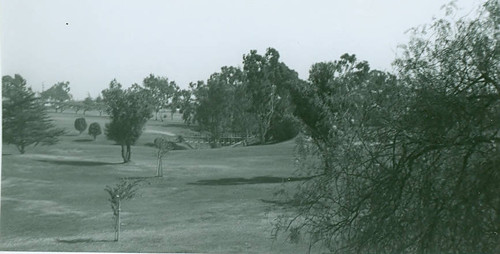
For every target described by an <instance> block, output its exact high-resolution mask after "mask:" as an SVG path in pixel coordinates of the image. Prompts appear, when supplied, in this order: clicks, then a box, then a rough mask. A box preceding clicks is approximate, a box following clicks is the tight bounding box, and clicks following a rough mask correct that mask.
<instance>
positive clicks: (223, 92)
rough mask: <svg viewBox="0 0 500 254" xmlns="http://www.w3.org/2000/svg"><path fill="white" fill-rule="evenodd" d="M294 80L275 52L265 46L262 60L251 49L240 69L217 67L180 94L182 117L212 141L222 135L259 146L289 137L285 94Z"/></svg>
mask: <svg viewBox="0 0 500 254" xmlns="http://www.w3.org/2000/svg"><path fill="white" fill-rule="evenodd" d="M296 82H298V75H297V73H296V72H295V71H293V70H291V69H289V68H288V67H287V66H286V65H285V64H284V63H282V62H280V61H279V53H278V51H277V50H275V49H273V48H269V49H267V51H266V54H265V55H263V56H262V55H259V54H258V53H257V51H255V50H252V51H250V53H249V54H248V55H244V56H243V69H240V68H238V67H233V66H225V67H222V68H221V71H220V72H217V73H214V74H212V75H211V76H210V78H209V79H208V80H207V82H206V83H205V82H203V81H199V82H197V83H191V84H190V89H189V90H187V91H182V93H183V94H182V99H181V103H180V105H181V106H180V108H181V110H182V111H183V119H184V121H185V122H187V123H188V124H192V123H196V124H198V125H199V127H200V129H201V130H204V131H208V132H209V133H210V134H211V136H212V138H213V139H214V140H218V139H219V138H220V137H221V136H222V135H224V134H227V133H231V134H237V135H240V136H250V135H256V136H257V137H258V140H259V142H260V143H261V144H264V143H266V142H267V141H269V140H274V141H282V140H285V139H289V138H292V137H294V136H295V135H296V134H297V133H298V129H299V128H298V124H297V122H296V119H295V117H294V116H293V115H292V114H291V110H292V108H293V105H292V104H291V102H290V94H289V93H290V92H289V89H290V87H291V86H292V85H293V84H295V83H296Z"/></svg>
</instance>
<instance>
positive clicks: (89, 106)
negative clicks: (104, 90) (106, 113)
mask: <svg viewBox="0 0 500 254" xmlns="http://www.w3.org/2000/svg"><path fill="white" fill-rule="evenodd" d="M82 104H83V115H85V112H87V111H90V110H94V108H96V106H95V102H94V100H93V99H92V97H90V94H89V95H88V96H87V97H86V98H85V99H84V100H83V103H82Z"/></svg>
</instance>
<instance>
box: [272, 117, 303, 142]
mask: <svg viewBox="0 0 500 254" xmlns="http://www.w3.org/2000/svg"><path fill="white" fill-rule="evenodd" d="M273 120H274V121H272V123H271V126H270V128H269V131H268V132H267V137H266V138H267V139H269V140H273V141H274V142H282V141H286V140H289V139H292V138H294V137H295V136H297V134H299V130H300V122H299V121H298V120H297V119H296V118H295V117H294V116H292V115H285V116H283V117H280V118H277V117H276V118H274V119H273Z"/></svg>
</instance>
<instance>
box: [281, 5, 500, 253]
mask: <svg viewBox="0 0 500 254" xmlns="http://www.w3.org/2000/svg"><path fill="white" fill-rule="evenodd" d="M499 14H500V6H499V3H498V1H488V2H487V3H486V4H485V5H484V7H483V9H482V10H481V11H480V12H479V16H478V17H477V18H475V19H472V20H467V19H465V18H461V19H459V20H456V21H453V20H451V21H450V20H447V19H438V20H436V21H435V22H434V23H433V24H432V25H431V26H430V28H429V29H430V31H429V29H419V30H416V33H415V34H414V35H413V37H412V39H411V41H410V43H409V44H408V45H407V46H406V47H404V48H403V55H402V56H401V57H400V58H398V59H397V60H396V61H395V66H396V67H397V69H398V75H397V76H398V78H397V79H395V78H394V77H393V75H391V74H384V73H383V72H379V71H369V70H367V69H366V68H367V67H368V65H367V64H363V63H360V62H357V61H356V60H355V58H354V57H353V56H351V55H345V56H343V57H341V59H340V60H339V61H336V62H333V63H321V64H316V65H314V66H313V68H312V69H311V72H310V77H309V82H308V83H302V84H301V85H300V86H297V88H295V89H294V90H295V91H294V92H293V98H294V101H297V107H296V114H297V115H298V116H299V117H300V118H301V120H302V122H303V124H304V126H306V133H307V135H308V136H309V137H310V138H311V141H310V142H309V141H307V139H302V140H301V141H300V142H299V146H298V148H297V149H298V150H299V151H300V152H299V153H298V158H297V162H298V164H299V165H301V169H302V170H303V171H302V172H304V174H307V175H309V176H311V177H312V178H311V180H309V181H307V182H305V183H303V184H301V185H299V186H298V187H297V186H293V187H296V188H298V190H297V191H296V192H295V191H292V192H291V193H290V194H291V195H290V196H288V198H287V201H288V203H287V204H291V205H292V206H290V207H287V208H284V209H285V210H284V211H285V214H284V215H283V216H282V217H281V218H280V221H279V223H278V224H277V227H276V229H277V230H278V231H279V230H281V229H283V228H288V229H289V230H290V232H291V233H293V234H292V235H293V236H297V235H298V233H297V232H302V233H303V234H304V235H307V236H308V237H309V239H310V241H311V242H312V243H317V242H320V243H323V244H324V246H326V247H328V248H329V249H330V251H332V252H341V253H351V252H353V253H354V252H355V253H364V252H381V253H393V252H394V253H406V252H410V253H445V252H446V253H447V252H452V253H497V252H498V251H500V249H499V248H500V247H499V245H498V242H499V241H500V236H499V234H498V232H499V230H500V223H499V222H500V198H499V197H498V195H497V193H498V192H499V191H500V187H499V185H498V184H497V183H498V182H499V181H500V173H499V171H498V167H497V165H498V162H500V157H499V154H500V153H499V150H498V149H499V148H498V143H499V142H500V139H499V138H498V135H497V134H498V133H499V131H500V120H499V119H498V115H499V113H500V86H499V85H498V84H499V82H500V80H499V78H500V75H499V74H500V68H499V67H500V54H499V52H500V51H499V50H498V49H499V48H498V45H499V43H498V41H499V36H498V35H499V33H498V28H499V24H500V22H499V21H500V20H499V18H498V17H500V15H499ZM429 35H430V37H429ZM380 88H383V89H380ZM300 94H302V95H300ZM307 112H309V114H307ZM373 115H375V116H376V119H374V118H373V117H372V116H373ZM290 187H292V186H290ZM296 238H297V237H295V239H296Z"/></svg>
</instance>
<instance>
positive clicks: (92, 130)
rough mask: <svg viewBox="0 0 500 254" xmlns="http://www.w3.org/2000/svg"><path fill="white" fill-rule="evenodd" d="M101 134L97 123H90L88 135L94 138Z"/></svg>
mask: <svg viewBox="0 0 500 254" xmlns="http://www.w3.org/2000/svg"><path fill="white" fill-rule="evenodd" d="M101 134H102V131H101V126H100V125H99V123H91V124H90V126H89V135H90V136H92V137H93V138H94V140H95V138H96V137H97V136H99V135H101Z"/></svg>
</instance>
